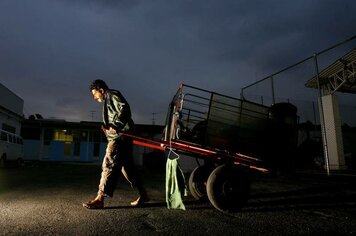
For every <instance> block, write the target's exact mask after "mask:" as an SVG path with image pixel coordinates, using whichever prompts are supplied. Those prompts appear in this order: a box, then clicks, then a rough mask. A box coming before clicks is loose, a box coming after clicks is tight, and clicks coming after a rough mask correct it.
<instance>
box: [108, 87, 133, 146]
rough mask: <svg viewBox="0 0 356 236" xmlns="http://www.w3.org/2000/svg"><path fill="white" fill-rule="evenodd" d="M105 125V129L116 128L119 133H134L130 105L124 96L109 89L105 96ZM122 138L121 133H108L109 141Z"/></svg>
mask: <svg viewBox="0 0 356 236" xmlns="http://www.w3.org/2000/svg"><path fill="white" fill-rule="evenodd" d="M103 123H104V128H105V129H109V128H110V127H112V128H114V129H115V130H117V131H125V132H128V131H132V130H133V129H134V122H133V121H132V118H131V109H130V105H129V104H128V103H127V101H126V99H125V98H124V97H123V96H122V94H121V93H120V92H119V91H117V90H113V89H108V90H107V91H106V92H105V95H104V105H103ZM119 137H121V134H120V133H111V132H107V138H108V140H114V139H117V138H119Z"/></svg>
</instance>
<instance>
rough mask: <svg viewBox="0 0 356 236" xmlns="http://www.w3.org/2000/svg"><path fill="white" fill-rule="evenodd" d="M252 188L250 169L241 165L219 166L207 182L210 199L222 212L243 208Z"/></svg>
mask: <svg viewBox="0 0 356 236" xmlns="http://www.w3.org/2000/svg"><path fill="white" fill-rule="evenodd" d="M250 190H251V184H250V179H249V176H248V171H247V170H246V169H245V168H242V167H239V166H233V165H221V166H218V167H217V168H216V169H215V170H214V171H213V172H212V173H211V174H210V176H209V178H208V182H207V194H208V198H209V201H210V202H211V204H212V205H213V206H214V207H215V208H216V209H218V210H220V211H222V212H236V211H239V210H241V209H242V207H243V206H245V205H246V203H247V201H248V198H249V194H250Z"/></svg>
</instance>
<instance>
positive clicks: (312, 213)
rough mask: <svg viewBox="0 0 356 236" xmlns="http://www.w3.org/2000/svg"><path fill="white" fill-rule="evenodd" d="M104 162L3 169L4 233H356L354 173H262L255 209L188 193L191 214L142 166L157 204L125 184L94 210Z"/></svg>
mask: <svg viewBox="0 0 356 236" xmlns="http://www.w3.org/2000/svg"><path fill="white" fill-rule="evenodd" d="M99 173H100V167H99V166H98V165H82V164H71V165H68V164H66V165H64V164H62V165H53V164H36V165H27V166H25V167H23V168H5V169H4V168H2V169H0V235H356V202H355V201H356V185H355V181H354V179H352V178H348V177H343V178H324V177H316V176H315V175H310V176H306V175H303V176H298V177H294V178H293V179H290V178H286V177H270V176H264V177H261V176H256V177H254V178H253V179H254V180H253V186H252V187H253V188H252V193H251V198H250V200H249V204H248V206H246V207H245V208H244V209H243V210H242V211H241V212H238V213H233V214H224V213H222V212H219V211H218V210H216V209H215V208H213V207H212V206H211V205H210V203H201V202H197V201H195V200H194V199H193V198H192V197H190V196H188V197H187V198H185V204H186V207H187V210H186V211H181V210H168V209H167V208H166V205H165V192H164V180H165V177H164V174H162V173H153V172H149V171H143V175H144V177H145V181H146V185H147V188H148V191H149V193H150V196H151V200H152V201H151V202H150V203H149V204H148V205H147V206H146V207H144V208H131V207H129V206H128V204H129V202H130V201H131V200H133V199H134V198H135V197H136V195H135V192H134V191H132V190H131V189H130V188H129V187H128V185H127V184H126V183H124V182H121V183H120V184H119V186H118V189H117V191H116V195H115V196H114V198H113V199H111V200H110V201H109V202H108V206H107V208H106V209H104V210H87V209H84V208H83V207H82V205H81V203H82V202H84V201H87V200H89V199H90V198H92V197H94V196H95V193H96V189H97V184H98V178H99Z"/></svg>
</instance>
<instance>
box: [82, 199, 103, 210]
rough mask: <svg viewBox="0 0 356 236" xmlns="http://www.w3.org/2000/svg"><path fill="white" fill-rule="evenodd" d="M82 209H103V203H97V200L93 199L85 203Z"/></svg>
mask: <svg viewBox="0 0 356 236" xmlns="http://www.w3.org/2000/svg"><path fill="white" fill-rule="evenodd" d="M83 207H85V208H88V209H103V208H104V201H99V200H97V199H94V200H91V201H89V202H87V203H83Z"/></svg>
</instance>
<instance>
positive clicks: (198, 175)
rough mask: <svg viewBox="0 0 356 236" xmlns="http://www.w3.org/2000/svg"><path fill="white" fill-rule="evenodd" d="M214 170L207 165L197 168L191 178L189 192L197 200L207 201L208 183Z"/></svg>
mask: <svg viewBox="0 0 356 236" xmlns="http://www.w3.org/2000/svg"><path fill="white" fill-rule="evenodd" d="M211 170H212V168H211V167H209V166H207V165H202V166H198V167H196V168H195V169H194V170H193V171H192V173H191V174H190V176H189V191H190V193H191V195H192V196H193V197H194V198H195V199H196V200H207V193H206V183H207V180H208V177H209V175H210V173H211Z"/></svg>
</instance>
